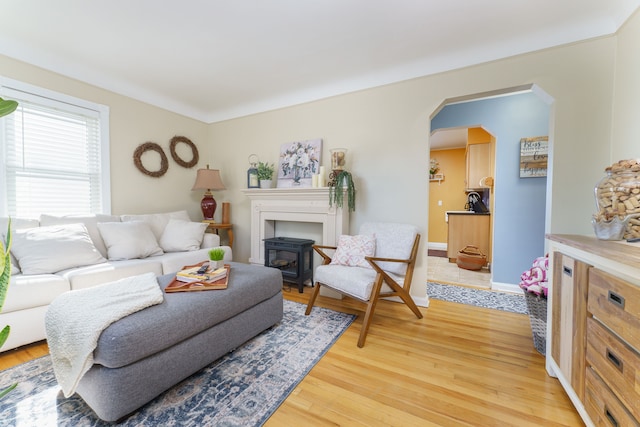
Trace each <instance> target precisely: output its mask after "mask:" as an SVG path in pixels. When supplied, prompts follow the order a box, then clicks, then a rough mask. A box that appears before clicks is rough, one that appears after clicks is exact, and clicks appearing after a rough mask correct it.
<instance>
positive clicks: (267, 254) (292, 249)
mask: <svg viewBox="0 0 640 427" xmlns="http://www.w3.org/2000/svg"><path fill="white" fill-rule="evenodd" d="M314 243H315V241H313V240H309V239H296V238H293V237H272V238H270V239H264V265H265V266H266V267H275V268H277V269H279V270H280V271H281V272H282V280H283V281H285V282H289V283H297V284H298V291H299V292H300V293H302V292H303V289H304V282H305V281H306V280H310V281H311V283H312V284H313V248H312V245H313V244H314Z"/></svg>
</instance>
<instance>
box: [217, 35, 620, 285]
mask: <svg viewBox="0 0 640 427" xmlns="http://www.w3.org/2000/svg"><path fill="white" fill-rule="evenodd" d="M615 44H616V39H615V37H608V38H602V39H597V40H592V41H588V42H584V43H579V44H574V45H570V46H565V47H560V48H555V49H549V50H545V51H541V52H537V53H533V54H528V55H522V56H518V57H515V58H510V59H505V60H501V61H495V62H492V63H488V64H483V65H479V66H474V67H468V68H464V69H460V70H456V71H452V72H447V73H442V74H438V75H434V76H427V77H423V78H419V79H414V80H410V81H406V82H402V83H398V84H393V85H388V86H384V87H380V88H375V89H370V90H365V91H361V92H357V93H353V94H348V95H343V96H337V97H333V98H329V99H325V100H321V101H317V102H313V103H309V104H305V105H300V106H296V107H291V108H286V109H281V110H278V111H272V112H267V113H263V114H257V115H254V116H250V117H245V118H241V119H235V120H230V121H226V122H221V123H216V124H213V125H212V126H211V128H210V138H211V140H212V141H213V143H214V144H215V147H216V156H220V157H221V158H223V159H224V163H225V170H229V169H230V170H234V172H233V178H231V179H229V183H230V186H231V187H232V188H235V189H238V190H239V189H240V188H244V187H245V185H246V184H245V178H244V173H245V170H246V168H247V167H248V163H247V160H246V158H247V156H248V155H249V154H251V153H256V154H258V155H259V156H260V158H261V159H263V160H268V161H275V160H276V156H277V152H278V147H279V146H280V144H282V143H284V142H289V141H295V140H300V139H309V138H317V137H319V138H322V139H323V141H324V145H323V159H324V161H323V163H325V162H326V159H327V154H328V150H329V148H333V147H347V148H348V149H349V150H350V152H349V154H350V159H349V164H348V169H349V170H351V171H352V173H353V175H354V177H355V180H356V185H357V188H358V202H357V206H356V212H355V213H353V214H352V215H351V232H352V233H356V232H357V230H358V227H359V226H360V225H361V224H362V223H363V222H365V221H372V220H392V221H398V222H408V223H413V224H416V225H418V226H419V227H420V231H421V233H422V234H423V235H425V236H424V237H425V238H424V239H423V245H422V251H421V258H420V260H419V262H418V269H417V272H416V276H415V277H416V280H415V281H414V286H413V289H412V293H413V294H414V295H418V296H423V295H425V292H426V243H425V242H427V241H428V239H427V236H426V233H427V230H428V200H429V197H428V185H427V183H428V168H429V165H428V152H429V149H428V138H429V132H430V129H429V121H430V115H431V114H432V113H433V112H434V111H435V109H436V108H437V107H438V106H439V105H440V104H441V103H442V102H443V101H444V100H445V99H447V98H452V97H457V96H462V95H468V94H474V93H480V92H484V91H491V90H496V89H502V88H508V87H515V86H519V85H523V84H529V83H535V84H537V85H538V86H540V87H541V88H542V89H543V90H544V91H545V92H546V93H548V94H549V95H550V96H551V97H553V98H554V99H555V101H556V103H555V106H554V108H553V114H554V121H555V129H554V131H553V132H552V138H553V140H552V143H555V146H556V147H555V153H554V156H553V159H552V164H553V169H554V172H553V176H552V179H553V181H551V179H550V180H549V181H550V183H551V182H552V190H551V191H550V194H552V200H553V203H552V205H551V209H552V215H551V221H550V222H551V224H550V229H551V230H552V231H553V232H564V233H590V232H591V224H590V222H589V221H590V216H591V213H592V212H593V210H594V207H593V206H592V205H593V195H592V192H593V183H595V182H596V181H597V180H598V179H599V177H600V175H601V173H600V170H601V166H600V163H601V162H602V158H603V157H607V156H608V153H609V147H608V143H607V141H608V136H609V134H610V131H611V126H610V120H611V105H612V81H613V70H614V66H613V65H614V53H615ZM594 58H598V60H597V61H594ZM585 147H588V149H585ZM514 161H517V159H514ZM325 164H326V163H325ZM576 165H580V167H576ZM228 193H229V194H228V198H229V199H230V201H231V202H232V205H233V221H234V223H235V224H236V228H237V230H238V240H237V242H238V244H237V247H234V256H235V255H237V258H236V259H238V260H241V261H243V260H247V259H248V257H249V233H250V230H249V201H248V200H247V199H246V197H244V195H243V194H242V193H241V192H240V191H229V192H228ZM497 238H500V236H497Z"/></svg>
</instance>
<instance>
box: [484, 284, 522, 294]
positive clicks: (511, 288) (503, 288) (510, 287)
mask: <svg viewBox="0 0 640 427" xmlns="http://www.w3.org/2000/svg"><path fill="white" fill-rule="evenodd" d="M491 290H492V291H500V292H509V293H512V294H521V293H522V289H520V286H518V285H514V284H512V283H496V282H491Z"/></svg>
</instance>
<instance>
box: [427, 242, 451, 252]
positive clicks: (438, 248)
mask: <svg viewBox="0 0 640 427" xmlns="http://www.w3.org/2000/svg"><path fill="white" fill-rule="evenodd" d="M427 249H433V250H436V251H446V250H447V244H446V243H439V242H429V243H427Z"/></svg>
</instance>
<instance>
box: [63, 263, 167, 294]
mask: <svg viewBox="0 0 640 427" xmlns="http://www.w3.org/2000/svg"><path fill="white" fill-rule="evenodd" d="M161 258H163V257H151V258H145V259H130V260H122V261H107V262H104V263H102V264H95V265H88V266H85V267H79V268H73V269H70V270H65V271H60V272H58V273H57V275H59V276H61V277H63V278H64V279H65V280H67V281H68V282H69V285H70V287H71V290H77V289H84V288H90V287H92V286H96V285H101V284H103V283H107V282H113V281H116V280H120V279H123V278H125V277H130V276H137V275H139V274H144V273H154V274H155V275H156V276H160V275H162V274H163V272H162V262H161V261H160V260H161Z"/></svg>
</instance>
